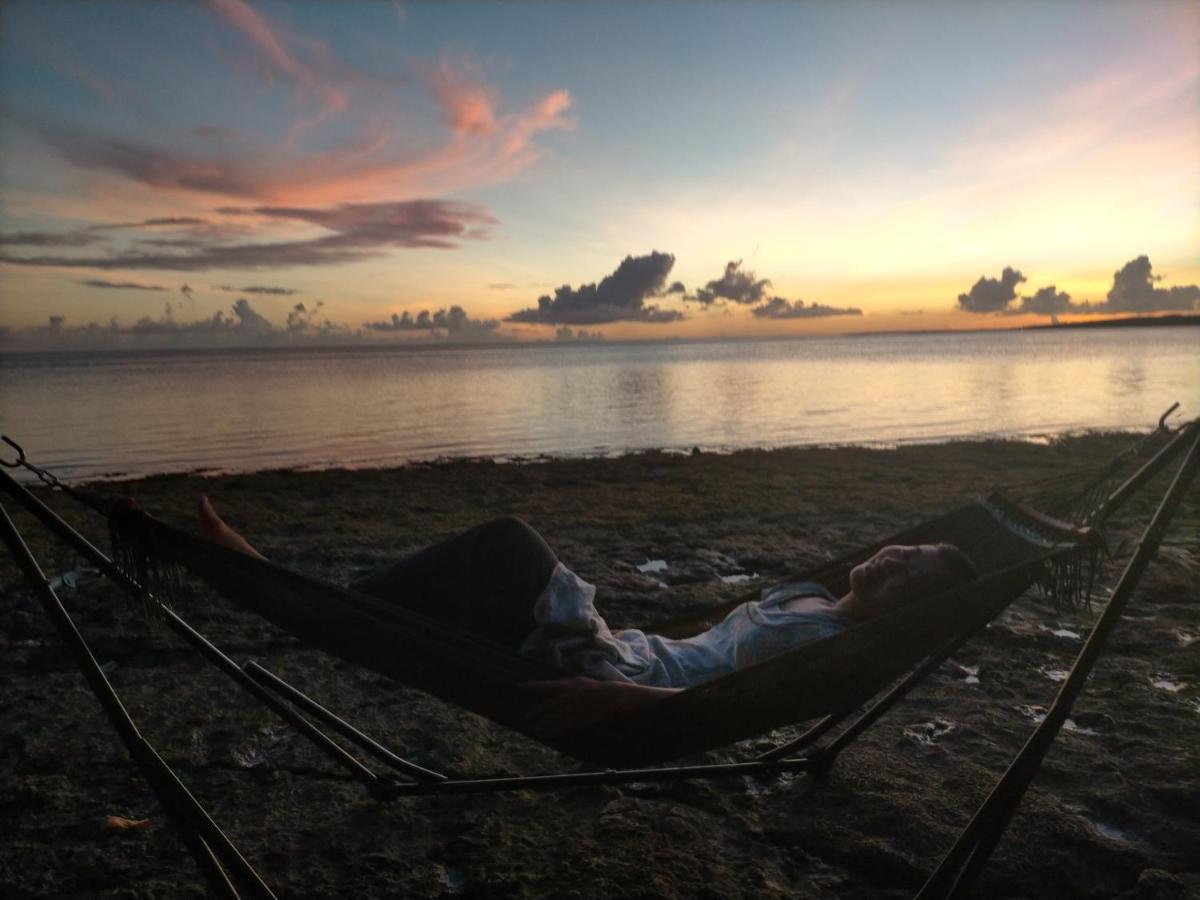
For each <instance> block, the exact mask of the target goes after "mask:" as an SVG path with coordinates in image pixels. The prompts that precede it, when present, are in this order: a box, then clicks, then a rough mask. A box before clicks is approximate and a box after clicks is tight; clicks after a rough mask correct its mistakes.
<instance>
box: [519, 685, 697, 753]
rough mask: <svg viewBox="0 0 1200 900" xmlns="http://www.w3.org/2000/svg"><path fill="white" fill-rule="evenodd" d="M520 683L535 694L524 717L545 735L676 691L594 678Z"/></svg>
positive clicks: (649, 703)
mask: <svg viewBox="0 0 1200 900" xmlns="http://www.w3.org/2000/svg"><path fill="white" fill-rule="evenodd" d="M521 687H522V689H524V690H526V691H528V692H529V693H531V694H536V695H538V698H539V699H538V700H537V702H536V703H534V704H533V705H532V706H530V708H529V710H528V711H527V712H526V719H527V720H528V721H529V723H530V725H532V726H533V728H534V730H535V731H536V732H537V733H538V734H541V735H543V736H545V737H548V738H556V737H562V736H563V735H566V734H570V733H571V732H572V731H577V730H579V729H583V728H588V727H591V726H592V725H595V724H597V723H599V722H601V721H602V720H604V719H606V718H608V717H609V716H612V715H620V714H622V713H632V712H634V711H636V710H640V709H645V708H646V707H648V706H652V705H654V704H657V703H660V702H662V701H663V700H664V699H666V698H667V697H670V696H671V695H672V694H675V693H677V691H678V689H677V688H660V687H647V686H645V685H641V684H632V683H630V682H628V681H598V680H596V679H595V678H560V679H556V680H554V681H530V682H526V683H525V684H522V685H521Z"/></svg>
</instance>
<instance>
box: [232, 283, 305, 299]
mask: <svg viewBox="0 0 1200 900" xmlns="http://www.w3.org/2000/svg"><path fill="white" fill-rule="evenodd" d="M217 290H218V291H226V292H228V293H231V294H271V295H274V296H278V297H291V296H292V295H293V294H299V293H300V291H299V290H297V289H296V288H283V287H269V286H264V285H259V284H252V285H250V286H249V287H230V286H229V285H227V284H223V285H221V286H220V287H218V288H217Z"/></svg>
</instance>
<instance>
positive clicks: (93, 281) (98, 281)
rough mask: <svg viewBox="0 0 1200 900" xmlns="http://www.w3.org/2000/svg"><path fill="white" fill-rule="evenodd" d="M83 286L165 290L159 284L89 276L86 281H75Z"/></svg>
mask: <svg viewBox="0 0 1200 900" xmlns="http://www.w3.org/2000/svg"><path fill="white" fill-rule="evenodd" d="M76 283H77V284H82V285H83V286H84V287H90V288H104V289H105V290H114V291H165V290H167V289H166V288H165V287H163V286H162V285H161V284H138V283H137V282H136V281H105V280H104V279H102V278H89V279H88V280H86V281H80V282H76Z"/></svg>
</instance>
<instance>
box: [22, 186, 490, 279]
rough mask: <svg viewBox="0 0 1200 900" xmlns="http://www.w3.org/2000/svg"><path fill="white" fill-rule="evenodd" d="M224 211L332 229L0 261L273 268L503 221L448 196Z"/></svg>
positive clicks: (352, 258)
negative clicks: (296, 237) (164, 248)
mask: <svg viewBox="0 0 1200 900" xmlns="http://www.w3.org/2000/svg"><path fill="white" fill-rule="evenodd" d="M220 212H222V213H224V214H225V215H230V216H246V217H258V218H265V219H273V220H287V221H299V222H306V223H308V224H311V225H316V226H319V227H321V228H324V229H326V230H328V231H330V232H332V233H331V234H329V235H326V236H324V237H318V238H312V239H309V240H302V241H275V242H257V243H238V244H229V243H224V244H222V243H214V244H207V245H204V246H201V247H197V248H187V249H186V252H180V253H146V252H142V251H140V250H130V251H125V252H121V253H112V254H108V255H106V256H92V257H77V256H33V257H29V256H24V257H22V256H12V255H9V254H0V262H5V263H9V264H11V265H25V266H56V267H65V268H89V269H161V270H167V271H179V272H194V271H202V270H207V269H271V268H281V267H290V266H324V265H338V264H341V263H350V262H357V261H359V260H363V259H367V258H369V257H371V256H376V255H378V254H380V253H383V252H384V251H386V250H387V249H389V248H396V247H410V248H413V247H419V248H436V249H452V248H455V247H457V246H458V244H459V242H460V241H462V240H464V239H482V238H485V237H486V236H487V229H488V227H489V226H491V225H494V224H496V220H495V219H494V218H493V217H492V216H491V215H490V214H489V213H487V212H486V211H485V210H484V209H483V208H481V207H479V206H475V205H473V204H467V203H455V202H451V201H443V200H409V201H403V202H388V203H347V204H342V205H340V206H334V207H328V208H325V209H306V208H301V207H274V206H260V207H253V208H241V207H227V208H225V209H222V210H220Z"/></svg>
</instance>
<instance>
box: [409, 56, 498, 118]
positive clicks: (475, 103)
mask: <svg viewBox="0 0 1200 900" xmlns="http://www.w3.org/2000/svg"><path fill="white" fill-rule="evenodd" d="M419 68H420V70H421V71H422V74H423V75H424V76H425V78H426V80H427V81H428V83H429V87H430V90H431V91H432V92H433V96H434V99H436V100H437V102H438V105H439V106H440V107H441V108H442V114H443V117H444V118H445V121H446V124H447V125H448V126H450V130H451V131H453V132H454V133H455V134H458V135H466V134H482V135H489V134H493V133H495V131H496V113H495V106H496V101H497V99H498V97H499V92H498V91H497V90H496V88H494V87H492V86H491V85H488V84H484V83H483V82H482V81H481V80H480V78H479V76H478V72H477V71H476V68H475V66H474V65H472V64H471V63H469V62H463V63H459V64H457V65H456V64H455V63H454V62H453V61H452V60H451V59H450V58H449V57H442V61H441V62H440V63H439V64H438V65H436V66H427V65H420V66H419Z"/></svg>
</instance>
